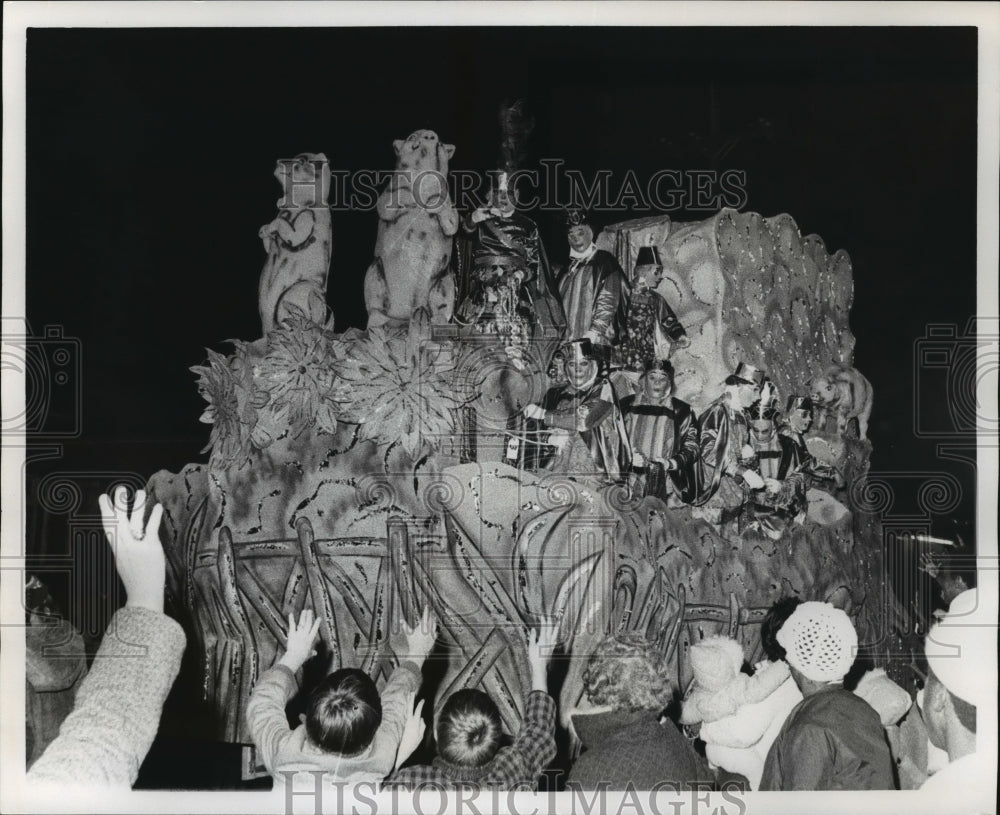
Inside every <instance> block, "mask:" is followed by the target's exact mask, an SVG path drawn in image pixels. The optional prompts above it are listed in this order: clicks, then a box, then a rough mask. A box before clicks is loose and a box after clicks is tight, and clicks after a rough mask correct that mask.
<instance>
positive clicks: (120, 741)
mask: <svg viewBox="0 0 1000 815" xmlns="http://www.w3.org/2000/svg"><path fill="white" fill-rule="evenodd" d="M185 644H186V639H185V637H184V630H183V629H182V628H181V627H180V625H178V624H177V622H176V621H175V620H172V619H171V618H170V617H167V616H166V615H165V614H161V613H159V612H156V611H152V610H150V609H146V608H129V607H126V608H122V609H119V610H118V612H117V613H116V614H115V616H114V617H113V618H112V620H111V624H110V625H109V626H108V629H107V631H105V632H104V639H103V640H102V641H101V647H100V649H99V650H98V652H97V656H96V657H95V658H94V663H93V665H92V666H91V668H90V673H89V674H87V677H86V678H85V679H84V680H83V682H82V683H81V684H80V689H79V691H78V692H77V695H76V704H75V706H74V707H73V712H72V713H70V715H69V716H67V717H66V721H65V722H63V725H62V727H61V728H60V729H59V735H58V736H57V737H56V739H55V740H54V741H53V742H52V744H50V745H49V747H48V749H47V750H46V751H45V752H44V753H43V754H42V755H41V757H40V758H39V759H38V761H36V762H35V763H34V764H33V765H32V767H31V770H29V772H28V782H29V783H39V784H63V785H72V784H77V785H81V784H82V785H88V786H114V787H126V788H127V787H131V786H132V784H134V783H135V779H136V778H137V776H138V775H139V766H140V765H141V764H142V761H143V759H144V758H145V757H146V753H148V752H149V748H150V746H151V745H152V744H153V739H154V738H155V737H156V731H157V730H158V729H159V726H160V714H161V712H162V710H163V703H164V701H165V700H166V698H167V694H168V693H169V692H170V688H171V687H172V686H173V684H174V680H175V679H176V678H177V672H178V671H179V670H180V664H181V656H182V655H183V653H184V646H185Z"/></svg>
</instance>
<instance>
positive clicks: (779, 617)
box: [760, 597, 802, 662]
mask: <svg viewBox="0 0 1000 815" xmlns="http://www.w3.org/2000/svg"><path fill="white" fill-rule="evenodd" d="M801 604H802V601H801V600H800V599H799V598H798V597H782V598H781V599H780V600H778V601H777V602H775V604H774V605H773V606H771V607H770V608H769V609H768V610H767V614H766V615H765V616H764V621H763V622H762V623H761V625H760V645H761V647H762V648H763V649H764V655H765V656H766V657H767V658H768V659H769V660H770V661H771V662H782V661H784V659H785V649H784V648H782V647H781V643H779V642H778V632H779V631H780V630H781V626H783V625H784V624H785V621H786V620H787V619H788V618H789V617H791V616H792V612H793V611H795V609H796V608H798V607H799V606H800V605H801Z"/></svg>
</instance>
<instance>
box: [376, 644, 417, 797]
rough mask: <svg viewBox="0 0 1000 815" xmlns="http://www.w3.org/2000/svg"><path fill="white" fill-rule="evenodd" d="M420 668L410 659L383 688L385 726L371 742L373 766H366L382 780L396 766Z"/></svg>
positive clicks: (380, 726) (400, 666)
mask: <svg viewBox="0 0 1000 815" xmlns="http://www.w3.org/2000/svg"><path fill="white" fill-rule="evenodd" d="M420 682H421V674H420V668H419V667H418V666H417V664H416V663H415V662H410V661H409V660H406V661H403V662H400V663H399V665H397V666H396V669H395V670H394V671H393V672H392V675H391V676H390V677H389V681H388V682H386V683H385V687H384V688H382V693H381V695H380V698H381V700H382V724H380V725H379V728H378V731H377V732H376V733H375V738H374V739H373V740H372V748H373V749H372V751H371V756H372V763H371V765H370V766H368V767H365V770H366V772H370V773H372V774H374V775H377V776H379V778H385V776H387V775H388V774H389V773H391V772H392V769H393V767H394V766H395V764H396V750H397V749H398V747H399V741H400V739H402V738H403V728H404V727H405V726H406V720H407V719H408V718H409V716H410V713H411V712H412V707H411V705H412V700H411V698H410V697H411V695H412V694H414V693H416V692H417V690H418V689H419V688H420Z"/></svg>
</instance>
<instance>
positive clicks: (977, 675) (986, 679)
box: [917, 589, 997, 813]
mask: <svg viewBox="0 0 1000 815" xmlns="http://www.w3.org/2000/svg"><path fill="white" fill-rule="evenodd" d="M924 652H925V653H926V655H927V665H928V674H927V683H926V684H925V686H924V689H923V691H921V693H920V694H919V695H918V696H917V704H918V705H919V706H920V708H921V710H922V712H923V716H924V722H925V723H926V725H927V735H928V737H929V738H930V741H931V744H933V745H934V746H935V747H938V748H940V749H942V750H945V751H946V752H947V753H948V761H949V763H948V764H947V765H946V766H945V767H944V768H942V769H941V770H939V771H938V772H936V773H935V774H934V775H932V776H931V777H930V778H928V779H927V781H926V782H925V783H924V785H923V786H922V787H921V790H923V791H925V792H931V793H934V794H936V795H941V796H942V798H941V803H942V804H944V805H946V806H947V809H948V811H949V812H963V813H966V812H995V811H996V810H995V809H993V807H994V806H995V805H996V778H997V774H996V767H997V756H996V752H995V749H994V750H990V749H989V748H988V747H987V746H986V745H977V741H976V724H977V718H978V719H982V713H981V711H982V710H983V708H986V707H988V706H989V705H990V703H991V701H992V700H994V699H996V695H997V670H996V665H997V663H996V659H997V603H996V598H995V596H994V597H992V598H991V597H990V596H988V594H987V593H986V592H980V591H979V590H978V589H969V590H968V591H964V592H962V593H961V594H960V595H958V596H957V597H956V598H955V599H954V600H952V602H951V605H950V606H949V608H948V613H947V614H946V615H944V617H943V618H942V619H941V621H940V622H938V623H937V624H936V625H934V626H933V627H932V628H931V630H930V631H929V632H928V634H927V640H926V642H925V644H924ZM991 752H992V755H990V753H991Z"/></svg>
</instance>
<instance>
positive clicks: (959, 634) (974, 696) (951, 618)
mask: <svg viewBox="0 0 1000 815" xmlns="http://www.w3.org/2000/svg"><path fill="white" fill-rule="evenodd" d="M924 653H926V654H927V664H928V665H930V667H931V670H932V671H934V675H935V676H936V677H937V678H938V679H939V680H940V681H941V684H942V685H944V686H945V687H946V688H947V689H948V690H949V691H951V693H952V694H954V695H955V696H957V697H958V698H959V699H962V700H963V701H965V702H968V703H969V704H970V705H974V706H976V707H983V706H985V705H986V704H987V703H988V702H989V701H990V700H991V699H995V698H996V693H997V679H996V669H995V665H996V663H995V662H993V661H992V660H995V659H996V653H997V602H996V598H991V597H990V596H989V595H988V593H986V592H983V593H980V592H979V591H978V590H977V589H969V590H968V591H963V592H962V593H961V594H960V595H958V597H956V598H955V599H954V600H952V601H951V605H950V606H949V607H948V613H947V614H945V615H944V617H943V618H942V619H941V621H940V622H939V623H937V624H936V625H934V626H932V627H931V630H930V631H929V632H927V639H926V641H925V642H924Z"/></svg>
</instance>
